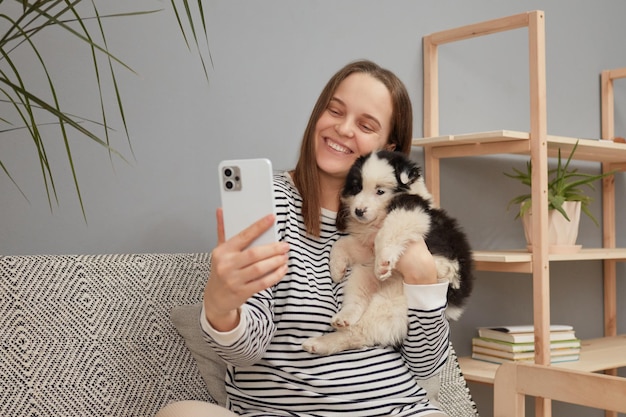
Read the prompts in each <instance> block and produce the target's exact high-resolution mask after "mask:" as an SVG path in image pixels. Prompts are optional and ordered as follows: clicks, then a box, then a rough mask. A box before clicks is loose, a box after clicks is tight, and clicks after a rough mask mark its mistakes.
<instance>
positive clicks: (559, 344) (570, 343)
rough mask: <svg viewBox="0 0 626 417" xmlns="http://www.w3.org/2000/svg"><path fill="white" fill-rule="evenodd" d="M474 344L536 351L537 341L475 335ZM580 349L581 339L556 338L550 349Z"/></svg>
mask: <svg viewBox="0 0 626 417" xmlns="http://www.w3.org/2000/svg"><path fill="white" fill-rule="evenodd" d="M472 346H481V347H484V348H488V349H495V350H502V351H505V352H534V351H535V343H534V342H528V343H511V342H503V341H501V340H495V339H487V338H485V337H474V338H473V339H472ZM571 348H578V349H580V339H570V340H555V341H551V342H550V349H551V350H553V349H571Z"/></svg>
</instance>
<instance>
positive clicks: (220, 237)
mask: <svg viewBox="0 0 626 417" xmlns="http://www.w3.org/2000/svg"><path fill="white" fill-rule="evenodd" d="M215 217H216V218H217V243H218V245H219V244H220V243H224V242H225V241H226V232H224V211H223V210H222V208H221V207H219V208H218V209H217V211H216V212H215Z"/></svg>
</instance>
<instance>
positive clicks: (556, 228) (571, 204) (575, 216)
mask: <svg viewBox="0 0 626 417" xmlns="http://www.w3.org/2000/svg"><path fill="white" fill-rule="evenodd" d="M580 207H581V204H580V201H566V202H565V203H563V209H564V210H565V212H566V213H567V216H568V217H569V219H570V221H567V219H566V218H565V217H563V215H562V214H561V213H559V212H558V211H556V210H550V211H549V212H548V243H549V245H550V248H549V252H550V253H572V252H578V251H579V250H580V248H581V245H576V238H577V237H578V225H579V223H580ZM531 218H532V213H530V210H528V211H527V212H526V213H525V214H524V216H522V223H523V224H524V234H525V235H526V243H527V244H528V246H527V248H528V250H529V251H532V225H531V223H532V222H531Z"/></svg>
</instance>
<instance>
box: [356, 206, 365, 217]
mask: <svg viewBox="0 0 626 417" xmlns="http://www.w3.org/2000/svg"><path fill="white" fill-rule="evenodd" d="M354 214H356V216H357V217H363V215H364V214H365V210H364V209H360V208H358V209H354Z"/></svg>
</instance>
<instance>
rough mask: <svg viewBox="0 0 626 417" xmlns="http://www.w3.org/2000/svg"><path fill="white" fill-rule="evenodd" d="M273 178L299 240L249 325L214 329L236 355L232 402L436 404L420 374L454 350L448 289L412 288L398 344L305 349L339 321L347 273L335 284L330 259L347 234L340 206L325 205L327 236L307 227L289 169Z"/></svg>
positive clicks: (265, 406)
mask: <svg viewBox="0 0 626 417" xmlns="http://www.w3.org/2000/svg"><path fill="white" fill-rule="evenodd" d="M274 183H275V196H276V206H277V217H278V225H279V233H280V236H281V238H282V240H284V241H286V242H288V243H289V244H290V248H291V250H290V255H289V272H288V274H287V276H286V277H285V278H284V279H283V280H282V281H281V282H279V283H278V284H277V285H275V286H274V287H272V288H270V289H268V290H266V291H263V292H261V293H259V294H257V295H256V296H255V297H253V298H252V299H250V300H249V301H248V303H247V304H246V305H245V306H244V307H243V308H242V315H243V316H244V320H243V321H244V323H245V328H243V329H240V331H242V336H241V337H240V338H239V339H238V341H237V342H235V343H230V344H228V345H223V344H220V342H221V340H220V335H219V334H215V333H214V332H210V333H211V334H212V335H213V337H207V340H208V341H209V344H210V345H211V346H212V347H213V348H214V349H215V350H216V351H217V352H218V353H219V354H220V355H221V356H222V357H223V358H224V359H225V360H226V361H227V362H229V363H230V364H231V365H229V366H228V372H227V376H226V384H227V392H228V395H229V401H230V404H231V408H232V410H233V411H235V412H236V413H238V414H243V415H250V416H261V415H263V416H275V415H297V416H330V415H337V414H338V413H347V414H348V415H358V416H362V417H365V416H382V415H385V416H386V415H398V416H413V415H425V414H428V413H429V412H430V411H433V410H434V408H433V407H431V406H430V405H428V403H427V402H426V401H425V397H426V393H425V391H424V390H423V389H421V388H420V387H419V385H418V384H417V382H416V379H421V378H427V377H429V376H431V375H432V374H434V373H437V372H438V371H439V370H440V369H441V367H442V366H443V364H444V363H445V361H446V358H447V357H448V332H449V328H448V324H447V321H446V319H445V317H444V309H445V290H444V292H443V293H442V294H436V295H433V296H432V299H431V300H428V302H427V303H425V304H424V303H421V302H420V301H419V300H420V297H421V298H422V299H423V298H424V296H423V295H422V296H420V297H412V296H411V295H410V293H411V292H412V290H417V289H416V288H413V289H411V288H407V292H408V293H409V294H408V295H407V301H408V302H409V314H410V325H409V333H408V336H407V338H406V339H405V341H404V343H403V344H402V346H400V347H399V348H393V347H384V348H381V347H376V348H364V349H360V350H349V351H346V352H342V353H339V354H336V355H330V356H318V355H314V354H310V353H308V352H306V351H304V350H303V349H302V346H301V345H302V343H303V342H304V341H305V340H307V339H308V338H310V337H315V336H319V335H321V334H324V333H326V332H330V331H333V329H332V327H331V326H330V320H331V317H332V316H333V315H334V314H336V313H337V312H338V311H339V309H340V307H341V302H342V294H343V283H339V284H334V283H333V281H332V279H331V278H330V273H329V268H328V263H329V254H330V249H331V247H332V245H333V243H334V242H335V241H336V240H337V239H338V238H339V237H340V234H339V233H338V232H337V230H336V227H335V213H332V212H328V211H323V212H322V230H321V236H320V238H319V239H317V238H312V237H311V236H308V235H307V234H306V233H305V228H304V224H303V220H302V216H301V215H300V211H301V210H300V209H301V206H302V200H301V197H300V196H299V194H298V192H297V190H296V189H295V187H294V186H293V184H292V183H291V181H290V179H289V178H288V174H286V173H284V174H280V175H278V174H277V176H276V177H275V181H274ZM412 300H417V301H412ZM259 358H260V359H259ZM233 365H236V366H233ZM276 409H279V410H283V412H282V413H281V412H278V411H276Z"/></svg>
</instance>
